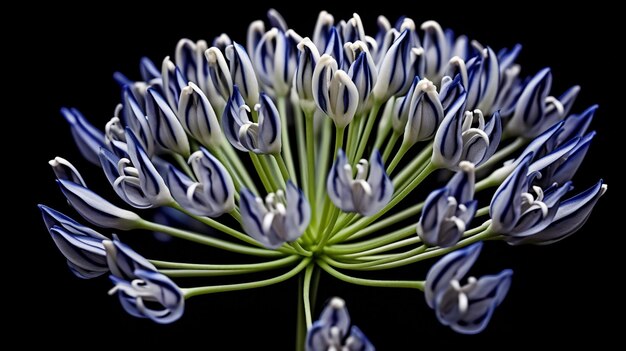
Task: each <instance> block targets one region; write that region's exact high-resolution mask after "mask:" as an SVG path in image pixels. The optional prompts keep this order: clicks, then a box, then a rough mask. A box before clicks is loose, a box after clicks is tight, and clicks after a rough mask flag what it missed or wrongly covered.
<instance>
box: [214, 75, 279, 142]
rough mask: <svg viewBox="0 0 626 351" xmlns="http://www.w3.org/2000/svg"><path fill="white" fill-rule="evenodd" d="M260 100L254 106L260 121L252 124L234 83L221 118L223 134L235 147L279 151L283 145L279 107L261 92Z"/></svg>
mask: <svg viewBox="0 0 626 351" xmlns="http://www.w3.org/2000/svg"><path fill="white" fill-rule="evenodd" d="M260 101H261V102H260V104H257V105H255V106H254V110H255V111H258V114H259V118H258V121H259V122H258V123H255V122H252V121H251V120H250V118H249V117H248V115H249V114H250V113H251V111H250V107H248V105H246V104H245V101H244V98H243V96H242V95H241V94H240V93H239V88H238V87H237V86H236V85H235V86H234V88H233V95H232V96H231V98H230V99H229V100H228V104H227V105H226V109H225V110H224V116H223V117H222V125H223V126H224V134H225V135H226V139H228V141H229V142H230V144H231V145H232V146H234V147H235V148H237V149H238V150H241V151H253V152H255V153H257V154H271V153H278V152H280V149H281V146H282V141H281V136H280V128H281V122H280V117H279V115H278V110H276V106H275V105H274V102H273V101H272V99H270V98H269V96H267V95H266V94H261V99H260Z"/></svg>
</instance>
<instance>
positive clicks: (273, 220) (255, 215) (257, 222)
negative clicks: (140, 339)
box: [239, 181, 311, 249]
mask: <svg viewBox="0 0 626 351" xmlns="http://www.w3.org/2000/svg"><path fill="white" fill-rule="evenodd" d="M239 205H240V208H241V218H242V222H243V223H242V225H243V229H244V230H245V231H246V233H248V235H250V236H251V237H252V238H254V239H255V240H257V241H258V242H260V243H261V244H263V246H265V247H267V248H269V249H276V248H278V247H279V246H281V245H282V244H284V243H285V242H292V241H295V240H297V239H298V238H299V237H300V236H301V235H302V234H303V233H304V231H305V230H306V228H307V227H308V226H309V222H310V221H311V207H310V205H309V202H308V201H307V199H306V198H305V197H304V193H303V192H302V190H300V189H298V188H297V187H296V186H295V185H294V184H293V182H291V181H287V188H286V190H285V191H283V190H278V191H276V192H275V193H270V194H268V195H267V197H266V198H265V201H263V199H261V198H260V197H258V196H255V195H254V194H253V193H252V192H250V190H248V189H245V188H244V189H242V191H241V199H240V204H239Z"/></svg>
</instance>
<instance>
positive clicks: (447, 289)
mask: <svg viewBox="0 0 626 351" xmlns="http://www.w3.org/2000/svg"><path fill="white" fill-rule="evenodd" d="M481 248H482V244H481V243H477V244H474V245H472V246H469V247H467V248H465V249H461V250H457V251H454V252H452V253H449V254H448V255H446V256H445V257H443V258H442V259H440V260H439V261H438V262H437V263H436V264H434V265H433V266H432V267H431V269H430V271H428V275H427V276H426V286H425V289H424V295H425V297H426V302H427V303H428V306H430V307H431V308H432V309H434V310H435V312H436V313H437V318H438V319H439V322H441V324H443V325H447V326H450V328H452V329H453V330H454V331H456V332H459V333H463V334H476V333H480V332H481V331H482V330H483V329H485V328H486V327H487V324H488V323H489V320H490V319H491V316H492V315H493V311H494V310H495V308H496V307H498V305H500V304H501V303H502V300H504V297H505V296H506V293H507V292H508V291H509V287H510V285H511V276H512V275H513V271H511V270H509V269H505V270H503V271H502V272H500V273H499V274H497V275H487V276H483V277H481V278H480V279H476V278H474V277H470V278H469V279H468V280H467V284H465V285H461V282H460V280H461V279H462V278H463V277H464V276H465V275H466V274H467V272H468V271H469V269H470V268H471V267H472V265H473V264H474V262H475V261H476V259H477V258H478V254H479V253H480V250H481Z"/></svg>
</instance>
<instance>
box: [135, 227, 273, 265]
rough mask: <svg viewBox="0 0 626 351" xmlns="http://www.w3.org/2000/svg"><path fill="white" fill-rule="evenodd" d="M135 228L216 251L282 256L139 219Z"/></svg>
mask: <svg viewBox="0 0 626 351" xmlns="http://www.w3.org/2000/svg"><path fill="white" fill-rule="evenodd" d="M137 228H138V229H145V230H150V231H155V232H161V233H165V234H167V235H170V236H173V237H176V238H179V239H184V240H188V241H192V242H195V243H198V244H202V245H207V246H211V247H215V248H218V249H222V250H226V251H231V252H235V253H240V254H245V255H251V256H260V257H280V256H284V253H282V252H279V251H272V250H267V249H261V248H256V247H249V246H244V245H240V244H235V243H231V242H229V241H225V240H221V239H217V238H212V237H210V236H206V235H201V234H198V233H194V232H189V231H186V230H182V229H178V228H173V227H168V226H166V225H162V224H158V223H154V222H149V221H146V220H145V219H141V220H139V221H138V222H137Z"/></svg>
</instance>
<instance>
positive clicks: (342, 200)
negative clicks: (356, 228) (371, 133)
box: [326, 149, 393, 216]
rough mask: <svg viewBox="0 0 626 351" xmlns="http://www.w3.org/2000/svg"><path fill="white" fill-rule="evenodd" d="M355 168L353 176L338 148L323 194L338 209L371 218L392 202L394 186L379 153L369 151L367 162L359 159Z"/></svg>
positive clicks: (343, 154)
mask: <svg viewBox="0 0 626 351" xmlns="http://www.w3.org/2000/svg"><path fill="white" fill-rule="evenodd" d="M356 168H357V171H356V176H353V175H352V174H353V173H352V166H350V164H348V159H347V157H346V154H345V153H344V152H343V150H341V149H340V150H339V151H338V152H337V159H336V160H335V162H334V163H333V166H332V168H331V169H330V172H329V173H328V178H327V180H326V191H327V192H328V196H329V197H330V200H331V201H332V202H333V203H334V204H335V206H337V208H339V209H340V210H342V211H344V212H356V213H359V214H361V215H363V216H371V215H374V214H376V213H377V212H378V211H380V210H381V209H382V208H383V207H385V206H386V205H387V203H388V202H389V200H391V196H392V195H393V184H392V183H391V179H389V176H388V175H387V173H386V172H385V165H384V163H383V160H382V157H381V156H380V153H379V152H378V150H374V152H372V155H371V157H370V161H369V162H367V161H366V160H364V159H361V160H360V161H359V163H358V164H357V165H356ZM366 178H367V179H366Z"/></svg>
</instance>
